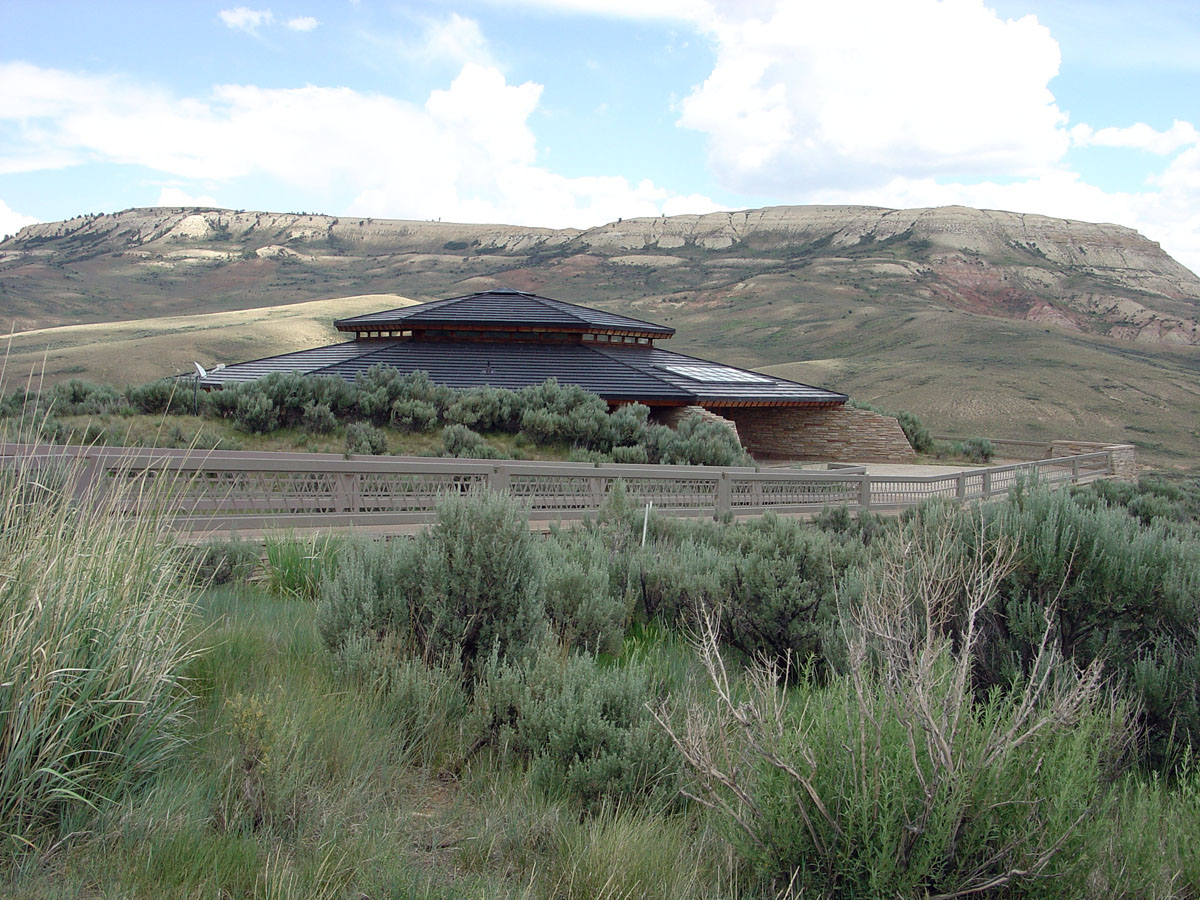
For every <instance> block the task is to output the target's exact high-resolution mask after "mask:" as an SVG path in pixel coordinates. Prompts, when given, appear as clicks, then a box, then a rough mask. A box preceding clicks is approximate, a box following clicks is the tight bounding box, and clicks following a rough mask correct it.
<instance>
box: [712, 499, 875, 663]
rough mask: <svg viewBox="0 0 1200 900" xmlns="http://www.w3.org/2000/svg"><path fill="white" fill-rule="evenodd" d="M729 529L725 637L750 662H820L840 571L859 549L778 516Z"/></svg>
mask: <svg viewBox="0 0 1200 900" xmlns="http://www.w3.org/2000/svg"><path fill="white" fill-rule="evenodd" d="M724 534H725V537H726V541H725V553H726V556H727V558H728V559H729V560H730V563H729V569H728V572H729V589H728V592H727V595H726V596H727V597H728V600H727V602H726V603H724V604H723V605H722V607H721V610H720V622H721V634H722V636H723V637H724V639H725V641H726V642H727V643H729V644H730V645H731V646H733V647H736V648H737V649H738V650H740V651H741V652H742V653H744V654H745V655H746V656H747V658H750V659H757V658H763V659H769V660H772V661H774V662H775V663H777V664H778V665H780V666H781V667H782V666H785V665H786V664H787V663H788V661H789V660H790V661H791V663H792V664H793V665H796V664H798V665H808V664H809V662H810V661H815V662H816V663H817V665H818V666H819V665H820V664H821V663H822V662H823V661H824V658H825V655H826V653H825V650H824V648H823V639H824V635H825V633H826V632H827V631H828V630H829V629H830V628H831V627H832V624H833V620H834V619H835V616H834V612H833V610H834V605H835V585H834V577H835V574H838V572H839V570H840V571H845V569H846V568H847V567H848V565H849V563H850V561H851V560H855V561H857V559H858V558H859V557H861V554H857V555H856V554H855V553H854V552H853V551H849V553H847V551H846V550H845V548H844V547H835V546H834V544H833V543H832V542H831V541H830V540H829V538H828V537H826V536H825V535H824V534H823V533H822V532H821V531H819V530H817V529H815V528H811V527H809V526H807V525H804V524H802V523H800V522H796V521H795V520H792V519H782V518H779V517H778V516H774V515H769V516H764V517H763V518H762V519H759V520H757V521H755V522H752V523H748V524H746V525H743V526H737V527H730V528H729V529H727V531H725V533H724Z"/></svg>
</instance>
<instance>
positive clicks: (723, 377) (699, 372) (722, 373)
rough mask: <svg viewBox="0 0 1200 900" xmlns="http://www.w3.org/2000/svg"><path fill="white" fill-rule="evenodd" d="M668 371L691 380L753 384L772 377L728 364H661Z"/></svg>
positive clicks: (765, 382)
mask: <svg viewBox="0 0 1200 900" xmlns="http://www.w3.org/2000/svg"><path fill="white" fill-rule="evenodd" d="M662 368H663V369H666V370H667V371H668V372H674V373H675V374H676V375H682V376H683V377H684V378H690V379H691V380H692V381H709V382H731V381H740V382H744V383H753V384H770V383H771V381H772V379H770V378H767V377H766V376H765V375H755V374H754V373H753V372H743V371H742V370H741V369H731V368H730V367H728V366H662Z"/></svg>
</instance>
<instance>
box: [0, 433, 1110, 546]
mask: <svg viewBox="0 0 1200 900" xmlns="http://www.w3.org/2000/svg"><path fill="white" fill-rule="evenodd" d="M18 458H23V459H25V460H32V461H34V462H37V463H48V462H53V461H63V462H67V463H70V464H71V467H70V470H71V472H72V483H73V485H74V487H73V490H74V491H75V493H76V494H77V495H78V496H79V497H80V498H81V499H84V498H87V497H98V496H102V495H103V494H104V493H105V492H108V491H111V490H113V489H114V488H117V487H119V485H120V484H122V483H128V480H129V478H130V476H131V475H136V474H141V473H147V474H148V475H149V476H150V477H151V478H152V479H153V480H154V481H155V482H157V483H159V484H161V485H165V486H166V489H165V490H160V491H149V492H141V493H139V494H138V496H137V499H136V500H128V501H126V500H122V502H123V503H126V504H127V506H128V507H129V508H128V511H129V512H137V511H138V507H140V508H144V506H145V504H146V502H147V500H146V498H147V497H151V498H154V499H153V503H155V504H156V505H159V506H164V507H167V508H169V509H170V511H171V512H170V518H169V523H170V526H171V527H172V528H173V529H175V530H177V531H181V532H214V533H215V532H226V533H228V532H231V531H239V530H241V531H254V530H262V529H276V528H288V529H306V528H340V527H351V526H353V527H368V526H372V527H377V528H382V529H384V530H386V529H387V528H389V527H397V526H408V525H420V524H425V523H428V522H430V521H432V520H433V516H434V506H435V505H436V503H437V501H438V499H439V498H440V497H441V496H442V495H444V494H446V493H470V492H474V491H482V490H493V491H500V492H503V493H506V494H509V495H510V496H512V497H513V498H514V499H515V500H517V502H518V503H520V504H522V505H523V506H525V507H526V508H527V509H528V510H529V518H530V521H533V522H553V521H566V520H572V519H580V518H582V517H584V516H585V515H587V514H589V513H594V512H596V511H597V510H598V509H599V508H600V506H601V504H602V503H603V502H604V500H605V498H606V497H607V496H608V495H609V494H610V493H611V492H612V491H613V489H614V487H615V486H616V484H617V483H618V482H621V483H622V484H623V485H624V488H625V491H626V493H627V494H628V495H629V497H630V498H631V500H632V501H633V502H635V503H637V504H639V505H645V504H647V503H652V504H653V505H654V509H655V510H656V511H658V512H659V513H661V514H663V515H668V516H704V517H722V516H726V515H732V516H735V517H743V516H758V515H762V514H764V513H766V512H769V511H774V512H777V513H781V514H802V513H814V512H818V511H820V510H822V509H825V508H828V507H834V506H847V507H849V508H850V509H851V510H852V511H858V510H878V511H886V510H895V509H900V508H903V507H907V506H912V505H915V504H917V503H920V502H922V501H924V500H927V499H929V498H931V497H945V498H948V499H952V500H959V501H967V500H980V499H986V498H989V497H996V496H1000V495H1003V494H1004V493H1005V492H1006V491H1007V490H1008V489H1009V488H1010V487H1011V486H1012V485H1013V484H1014V483H1016V482H1017V481H1018V480H1019V479H1022V478H1025V479H1029V478H1037V479H1038V480H1040V481H1042V482H1043V483H1047V484H1050V485H1060V484H1072V483H1078V482H1081V481H1086V480H1090V479H1093V478H1098V477H1106V476H1109V475H1111V474H1113V472H1114V463H1113V451H1111V450H1105V451H1097V452H1091V453H1083V454H1077V455H1074V456H1066V457H1061V458H1057V459H1043V460H1037V461H1033V462H1028V463H1020V464H1017V465H1010V466H1000V467H995V468H985V469H976V470H971V471H965V472H953V473H948V474H945V475H932V476H896V475H870V474H867V473H866V472H864V471H863V470H862V469H861V468H854V469H849V470H838V469H833V470H830V471H825V472H812V471H795V470H787V469H768V468H758V469H755V468H718V467H709V466H638V465H616V464H612V465H593V464H589V463H554V462H521V461H515V460H503V461H497V460H463V459H429V458H424V457H380V456H353V457H350V458H349V459H346V458H344V457H342V456H337V455H334V454H321V453H256V452H242V451H197V450H191V451H189V450H158V449H141V448H114V447H64V446H33V445H20V444H4V445H0V463H2V462H5V461H8V462H12V461H14V460H16V459H18ZM114 496H115V495H114Z"/></svg>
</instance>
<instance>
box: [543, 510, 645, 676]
mask: <svg viewBox="0 0 1200 900" xmlns="http://www.w3.org/2000/svg"><path fill="white" fill-rule="evenodd" d="M606 544H608V540H607V536H606V535H605V534H604V533H603V532H602V531H600V530H599V529H594V528H590V529H589V528H573V529H571V530H569V531H559V532H556V533H554V534H552V535H551V536H550V537H548V538H547V539H546V540H545V541H544V542H543V543H542V544H541V546H540V547H539V548H538V549H539V566H540V568H541V570H542V573H543V579H544V584H545V604H546V614H547V615H548V616H549V618H550V623H551V625H552V626H553V627H554V630H555V632H557V634H558V636H559V640H561V641H562V643H563V645H564V646H567V647H582V648H584V649H586V650H588V651H590V652H591V653H610V654H615V653H617V652H619V651H620V649H621V642H622V641H623V640H624V638H625V627H626V625H627V624H628V619H629V613H630V609H629V601H628V599H627V598H626V590H625V584H624V581H623V579H620V578H619V576H618V578H616V579H614V578H613V575H614V574H616V573H614V571H613V569H614V567H613V566H612V562H613V560H612V556H613V555H614V554H615V553H617V552H619V551H618V550H617V548H616V547H612V548H611V549H610V547H609V546H606Z"/></svg>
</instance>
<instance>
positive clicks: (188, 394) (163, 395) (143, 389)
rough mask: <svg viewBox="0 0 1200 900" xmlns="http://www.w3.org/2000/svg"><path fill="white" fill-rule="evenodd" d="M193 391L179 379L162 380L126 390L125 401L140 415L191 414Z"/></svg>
mask: <svg viewBox="0 0 1200 900" xmlns="http://www.w3.org/2000/svg"><path fill="white" fill-rule="evenodd" d="M192 397H193V395H192V390H191V389H190V386H188V385H187V384H186V382H181V381H180V380H179V379H177V378H160V379H159V380H158V381H151V382H148V383H147V384H142V385H137V386H135V387H129V388H126V389H125V399H126V400H127V401H128V402H129V405H130V406H131V407H133V408H134V409H135V410H137V411H138V412H140V413H146V414H148V415H152V416H157V415H164V414H166V413H171V412H176V413H190V412H191V411H192Z"/></svg>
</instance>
